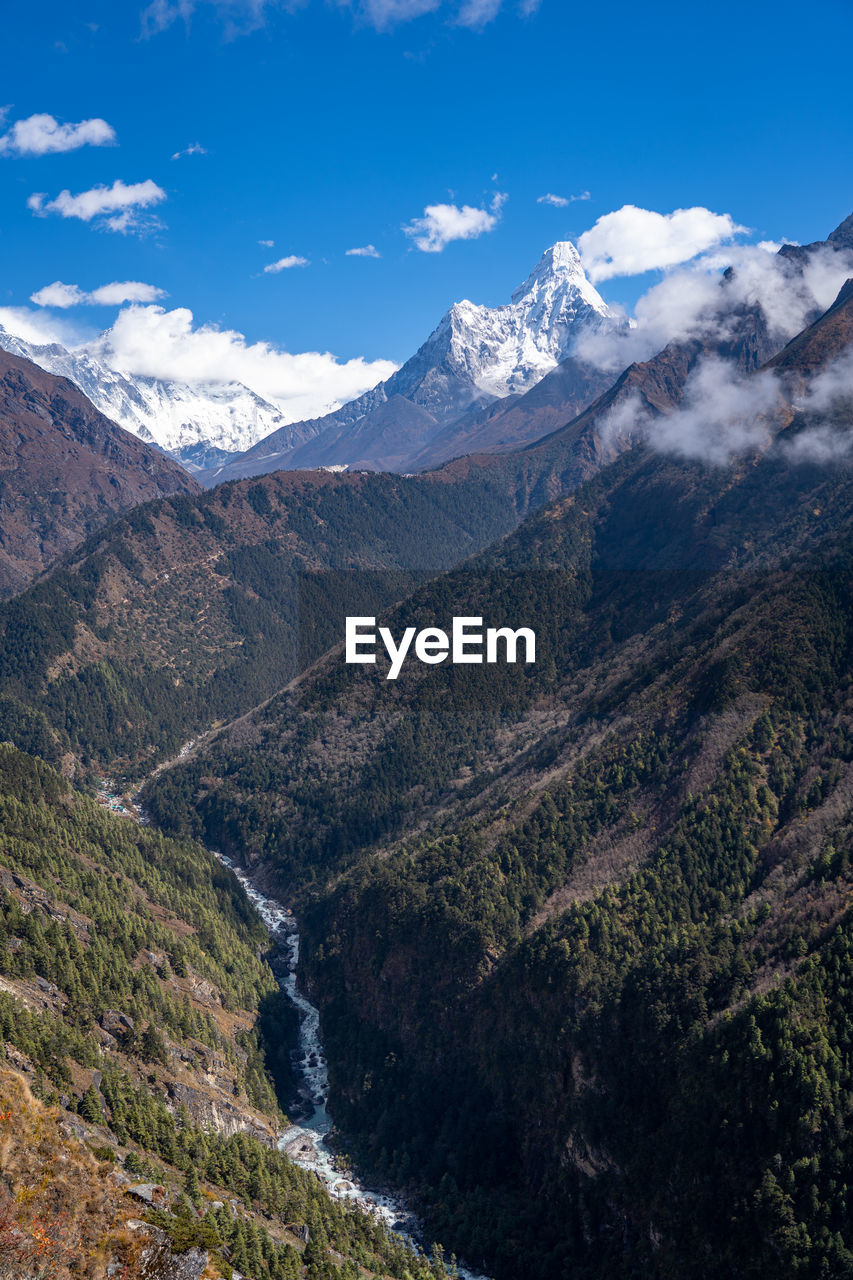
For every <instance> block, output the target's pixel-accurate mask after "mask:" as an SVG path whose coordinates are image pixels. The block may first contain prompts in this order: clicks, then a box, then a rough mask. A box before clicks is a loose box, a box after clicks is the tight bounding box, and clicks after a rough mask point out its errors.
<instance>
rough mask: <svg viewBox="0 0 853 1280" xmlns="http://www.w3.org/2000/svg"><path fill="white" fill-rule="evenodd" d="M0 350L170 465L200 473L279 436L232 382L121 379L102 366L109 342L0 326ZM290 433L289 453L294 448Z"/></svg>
mask: <svg viewBox="0 0 853 1280" xmlns="http://www.w3.org/2000/svg"><path fill="white" fill-rule="evenodd" d="M0 348H2V349H3V350H5V351H8V352H9V353H10V354H11V355H17V356H21V357H23V358H24V359H26V360H31V361H32V362H33V363H34V364H37V365H38V366H39V367H40V368H42V369H46V370H47V371H48V372H49V373H53V374H56V375H57V376H59V377H63V378H68V379H69V380H70V381H71V382H73V383H75V384H76V386H78V387H79V388H80V390H81V391H82V392H83V393H84V394H85V395H86V396H87V397H88V398H89V399H90V400H91V401H92V404H94V405H95V407H96V408H97V409H99V410H100V411H101V413H103V414H104V415H105V416H106V417H108V418H111V419H112V420H113V422H117V423H118V424H119V425H120V426H122V427H124V428H125V430H126V431H130V432H132V433H133V434H134V435H136V436H138V437H139V438H140V440H144V441H145V442H146V444H151V445H155V446H156V447H158V448H160V449H162V450H165V451H166V452H168V453H170V454H172V455H173V456H174V457H175V458H177V459H178V461H180V462H181V463H183V465H184V466H185V467H186V468H187V469H188V470H190V471H201V470H203V469H204V468H205V467H209V466H211V465H213V464H216V463H221V462H222V461H223V460H225V459H227V458H228V457H230V456H231V455H232V454H237V453H240V452H241V451H242V450H244V449H246V448H248V447H249V446H250V445H251V444H253V443H254V442H255V441H256V440H258V439H260V438H262V437H263V436H265V435H267V434H268V433H269V432H271V431H278V430H285V431H286V430H287V428H286V427H285V426H284V421H285V415H284V414H283V413H282V411H281V409H279V408H278V407H277V406H276V405H273V404H270V403H269V401H267V400H264V399H262V397H261V396H259V395H257V394H256V393H255V392H254V391H250V390H249V388H248V387H244V386H243V385H242V384H241V383H239V382H226V383H211V384H202V385H199V386H193V387H191V386H189V385H187V384H186V383H180V382H164V381H162V380H160V379H158V378H146V377H141V376H139V375H133V374H129V373H121V372H120V371H118V370H117V369H114V368H113V367H112V365H111V364H110V363H109V360H110V346H109V334H108V333H107V334H104V335H102V336H101V338H100V339H98V340H97V341H96V342H94V343H92V344H90V347H89V348H87V347H85V346H84V347H79V348H75V349H74V350H69V349H68V348H66V347H63V346H62V345H61V344H60V343H55V342H54V343H48V344H38V343H32V342H26V341H24V339H23V338H19V337H16V336H15V335H14V334H12V333H9V332H8V331H7V330H5V329H4V328H3V327H2V326H0ZM302 438H303V437H302V435H300V433H299V431H298V430H294V432H293V435H292V443H293V445H296V444H299V443H301V441H302Z"/></svg>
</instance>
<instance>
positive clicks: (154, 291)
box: [30, 280, 166, 310]
mask: <svg viewBox="0 0 853 1280" xmlns="http://www.w3.org/2000/svg"><path fill="white" fill-rule="evenodd" d="M165 296H166V293H165V290H164V289H158V288H157V286H156V285H153V284H143V282H142V281H141V280H114V281H112V283H110V284H102V285H101V286H100V287H99V288H97V289H93V290H92V291H91V293H86V292H85V291H84V290H83V289H81V288H80V287H79V285H76V284H63V283H62V281H61V280H54V282H53V284H46V285H45V286H44V288H42V289H38V290H37V291H36V292H35V293H33V294H31V295H30V302H34V303H35V304H36V306H39V307H59V308H61V309H62V310H66V309H67V308H68V307H79V306H101V307H120V306H121V305H122V303H124V302H156V301H157V300H158V299H159V298H165Z"/></svg>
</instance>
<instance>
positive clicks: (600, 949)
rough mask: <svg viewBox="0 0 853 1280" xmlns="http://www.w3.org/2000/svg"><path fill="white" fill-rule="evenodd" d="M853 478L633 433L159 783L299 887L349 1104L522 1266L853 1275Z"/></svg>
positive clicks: (353, 1137) (485, 1239) (467, 1237)
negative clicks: (467, 561) (475, 634)
mask: <svg viewBox="0 0 853 1280" xmlns="http://www.w3.org/2000/svg"><path fill="white" fill-rule="evenodd" d="M851 516H853V483H851V479H850V476H849V473H841V472H829V471H823V470H818V469H815V468H808V469H806V468H804V469H801V470H795V469H792V468H791V467H790V466H788V465H786V464H785V465H783V464H782V463H780V462H779V461H778V460H777V459H775V458H773V457H770V458H768V459H766V460H765V461H764V462H762V463H761V464H758V465H755V464H753V463H752V462H750V463H749V464H748V465H744V467H743V469H742V470H741V472H740V473H737V474H734V475H733V474H732V473H731V472H729V471H709V470H705V469H702V468H699V467H694V466H690V465H687V464H683V463H678V462H674V461H671V460H662V459H656V458H652V457H650V456H648V455H644V454H642V453H641V452H637V453H635V454H634V455H632V456H630V457H628V458H626V459H623V460H622V461H621V462H620V463H618V464H616V465H615V466H614V467H612V468H609V469H608V471H606V472H604V473H602V475H601V476H600V477H598V478H597V479H596V480H595V481H593V482H591V483H590V484H589V485H587V486H586V487H585V488H584V489H582V490H580V491H579V492H578V494H576V495H575V496H574V498H572V499H570V500H562V501H561V502H560V503H557V504H554V505H553V506H552V507H550V508H546V509H545V510H544V511H543V512H542V513H541V514H540V515H538V516H536V517H533V518H531V519H529V520H528V521H527V522H526V523H525V524H524V525H523V526H522V527H521V528H520V529H519V530H518V532H517V533H516V534H514V535H513V536H512V537H510V538H509V539H507V540H506V541H505V542H504V543H503V544H500V545H499V547H498V548H496V549H495V550H494V551H493V552H489V553H486V554H485V555H484V556H483V557H481V559H480V561H479V562H475V563H474V564H473V565H469V566H466V569H465V570H464V571H457V572H454V573H451V574H448V575H445V576H444V577H443V578H441V579H439V580H438V581H436V582H435V583H432V584H429V585H427V586H425V587H422V588H420V589H419V591H418V592H416V593H415V594H414V595H413V597H412V598H411V599H410V600H408V601H406V602H405V604H404V605H402V606H400V607H399V608H398V609H397V610H395V611H393V612H392V613H391V615H390V620H389V625H390V626H391V627H392V629H393V630H394V631H395V634H396V633H397V632H399V629H400V627H401V626H402V625H404V624H405V625H416V626H417V625H424V624H425V622H427V621H432V622H434V623H435V624H436V625H442V624H443V621H446V620H447V619H448V618H450V617H451V616H453V615H454V614H455V615H468V614H475V615H483V616H484V618H485V619H486V620H487V622H488V624H489V625H501V624H502V623H506V622H511V623H513V624H514V625H521V624H531V623H534V622H535V624H536V625H537V629H538V632H539V646H538V648H539V661H538V662H537V665H536V667H535V668H534V669H532V670H531V669H524V668H518V669H512V668H504V669H501V668H490V669H488V671H486V669H481V670H478V669H477V668H467V669H466V668H455V669H454V668H451V667H447V668H441V669H435V668H430V669H427V668H423V667H418V666H417V664H413V665H412V666H410V667H409V668H407V669H404V672H403V674H402V675H401V677H400V679H399V680H398V681H397V682H395V684H394V685H393V686H389V684H388V683H387V682H385V681H384V680H383V678H382V677H383V671H382V669H381V667H380V669H379V670H377V671H375V672H367V673H366V672H365V671H364V670H353V669H347V668H345V667H343V665H342V664H340V663H339V662H336V661H334V660H332V659H330V660H326V661H323V662H321V663H320V664H318V666H317V668H316V669H315V671H313V672H312V673H311V675H310V677H309V678H308V679H305V680H303V681H301V682H300V685H299V688H298V690H295V691H293V692H285V693H284V694H282V695H281V696H279V697H277V698H274V699H273V700H272V701H271V702H270V703H268V704H267V705H266V706H265V707H263V708H262V709H261V710H259V711H258V712H257V713H256V714H254V715H253V716H252V717H250V718H249V720H248V721H244V722H242V723H241V724H240V725H239V726H237V727H235V729H234V730H233V731H232V732H226V733H223V734H222V735H220V737H218V738H216V739H214V740H212V741H211V742H210V744H209V745H208V746H207V748H206V750H205V752H204V753H203V754H202V755H200V756H199V757H198V758H197V759H195V760H191V761H189V762H188V763H186V764H185V765H182V766H180V767H177V768H175V769H173V770H171V771H169V772H168V773H167V774H165V775H163V776H161V777H160V778H158V779H157V781H156V782H155V783H154V784H153V785H152V787H151V788H150V790H149V796H148V802H149V804H150V805H151V808H152V811H153V812H154V813H155V814H156V816H157V818H158V821H159V822H161V823H162V824H163V825H167V826H170V827H171V829H173V830H177V831H186V832H192V833H196V834H201V835H204V836H205V837H206V838H207V839H209V840H210V841H217V842H221V843H222V845H223V846H224V847H228V846H231V847H233V848H235V849H239V850H241V851H245V852H247V853H248V856H250V857H251V858H252V859H260V860H261V862H262V863H263V864H264V866H265V870H266V871H267V873H268V874H270V873H272V874H275V875H277V876H278V877H279V880H280V883H281V884H282V885H283V886H284V887H285V888H286V891H287V892H288V893H290V894H295V895H296V898H297V901H298V902H299V904H300V910H301V925H302V929H303V936H304V939H305V946H304V950H303V956H304V961H303V963H304V965H305V968H306V977H307V978H308V979H310V982H311V984H312V987H311V989H312V990H313V991H314V992H315V993H316V996H317V999H318V1002H319V1003H320V1005H321V1010H322V1013H323V1019H324V1035H325V1040H326V1048H327V1052H328V1055H329V1060H330V1068H331V1083H332V1101H333V1107H334V1110H335V1115H336V1118H337V1120H338V1122H339V1123H341V1124H342V1125H343V1128H344V1130H345V1132H347V1133H348V1134H349V1135H350V1146H351V1147H352V1150H353V1153H354V1155H355V1157H356V1158H359V1159H360V1160H362V1161H363V1163H364V1165H365V1167H367V1168H369V1169H370V1170H371V1171H372V1172H373V1176H380V1177H384V1178H387V1179H390V1180H392V1181H396V1182H397V1183H398V1184H400V1185H402V1186H404V1187H406V1188H407V1189H408V1191H409V1193H410V1194H412V1195H414V1196H417V1197H418V1198H419V1200H420V1204H421V1206H422V1208H423V1210H424V1212H425V1213H426V1215H427V1220H428V1222H429V1224H430V1229H431V1230H432V1231H434V1232H435V1234H437V1235H439V1236H440V1237H441V1238H443V1239H446V1240H447V1241H448V1242H450V1243H452V1244H453V1246H454V1247H455V1248H456V1249H457V1250H458V1252H459V1253H460V1254H461V1255H462V1256H464V1257H465V1258H467V1259H468V1260H469V1261H470V1262H471V1263H472V1264H474V1265H483V1266H484V1267H485V1268H489V1269H491V1268H493V1269H494V1271H495V1274H497V1275H498V1276H499V1277H502V1278H505V1280H513V1278H514V1277H516V1276H518V1275H521V1274H523V1275H524V1276H526V1277H527V1276H529V1277H531V1280H568V1278H569V1277H571V1280H602V1278H603V1277H607V1278H608V1280H610V1278H611V1277H620V1276H624V1277H626V1280H627V1278H628V1277H631V1278H632V1280H634V1278H642V1277H652V1276H654V1277H656V1278H657V1277H660V1278H662V1280H669V1277H672V1280H675V1278H676V1277H678V1278H679V1280H692V1278H695V1280H709V1278H710V1280H717V1278H719V1280H723V1277H730V1276H734V1275H738V1276H744V1277H754V1278H755V1280H759V1278H763V1277H766V1276H768V1275H777V1274H778V1275H799V1276H803V1277H809V1280H811V1278H812V1277H814V1280H818V1277H827V1276H830V1275H831V1276H833V1277H834V1276H836V1275H837V1276H845V1275H853V1229H851V1217H850V1213H849V1210H848V1205H847V1184H848V1181H849V1178H848V1174H849V1169H850V1161H851V1155H853V1152H851V1150H850V1143H849V1138H848V1136H847V1135H848V1134H849V1132H850V1121H851V1115H850V1106H851V1104H850V1099H851V1097H853V1051H851V1045H853V1040H852V1039H851V1035H850V1026H849V988H850V984H851V982H853V968H851V964H850V960H851V954H850V946H851V942H853V916H851V913H850V908H849V896H850V886H849V876H850V855H849V848H850V838H851V832H853V816H851V796H853V789H851V786H850V769H851V766H853V749H851V747H850V740H851V738H850V728H851V725H853V667H851V657H853V545H851V544H850V542H849V530H850V526H851Z"/></svg>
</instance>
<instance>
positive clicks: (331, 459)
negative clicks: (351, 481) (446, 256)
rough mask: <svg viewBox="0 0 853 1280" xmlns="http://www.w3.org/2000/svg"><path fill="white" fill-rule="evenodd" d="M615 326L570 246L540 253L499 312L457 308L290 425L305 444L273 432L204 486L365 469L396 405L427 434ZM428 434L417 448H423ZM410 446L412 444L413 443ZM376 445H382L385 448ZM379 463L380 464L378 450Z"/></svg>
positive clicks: (516, 390) (521, 388)
mask: <svg viewBox="0 0 853 1280" xmlns="http://www.w3.org/2000/svg"><path fill="white" fill-rule="evenodd" d="M622 323H624V322H623V321H621V320H619V319H618V318H617V317H616V316H614V314H613V313H612V312H611V311H610V309H609V308H608V307H607V304H606V303H605V302H604V300H603V299H602V298H601V296H600V295H599V294H598V292H597V291H596V289H594V288H593V286H592V285H591V284H590V282H589V281H588V280H587V278H586V275H585V274H584V270H583V267H582V266H581V261H580V255H579V254H578V251H577V249H576V248H575V246H574V245H573V244H572V243H571V242H570V241H568V240H565V241H560V242H558V243H557V244H555V245H552V246H551V248H550V249H546V251H545V253H544V254H543V255H542V257H541V258H540V260H539V262H538V263H537V264H536V266H535V268H534V269H533V271H532V272H531V273H530V275H529V276H528V277H527V279H526V280H525V282H524V283H523V284H522V285H520V286H519V287H518V288H517V289H516V290H515V292H514V293H513V294H512V299H511V301H510V302H508V303H506V304H504V305H503V306H498V307H487V306H480V305H478V304H477V303H474V302H468V301H464V302H457V303H455V304H454V305H453V306H452V307H451V308H450V310H449V311H447V312H446V313H445V315H444V316H443V317H442V319H441V321H440V322H439V324H438V326H437V327H436V328H435V329H434V330H433V332H432V333H431V334H430V336H429V337H428V338H427V340H426V342H425V343H424V344H423V346H421V347H420V348H419V350H418V351H417V352H416V353H415V354H414V355H413V356H412V357H411V359H410V360H407V361H406V363H405V364H404V365H403V366H402V367H401V368H400V369H398V370H397V372H396V373H394V374H392V376H391V377H390V378H389V379H388V381H387V382H381V383H379V385H378V386H376V387H373V388H372V390H370V391H367V392H366V393H365V394H364V395H362V396H359V397H358V399H356V400H352V401H350V403H349V404H345V405H343V406H342V407H341V408H340V409H337V410H335V411H334V412H333V413H330V414H327V415H326V416H325V417H324V418H321V419H314V420H313V421H312V422H310V423H302V424H296V425H298V426H302V427H304V428H306V430H307V431H308V438H307V440H306V443H305V444H303V445H297V446H296V447H294V446H293V445H292V444H291V443H289V441H288V439H287V436H286V433H283V432H275V433H274V434H273V435H272V436H269V437H267V438H266V439H264V440H262V441H260V443H259V444H257V445H255V446H254V447H253V448H252V449H250V450H248V451H247V452H246V454H244V455H243V456H242V457H241V458H238V459H236V460H234V461H233V462H232V463H228V464H227V465H225V466H223V467H217V468H213V469H212V470H211V471H210V472H209V473H208V474H207V475H206V476H205V477H204V479H205V482H207V483H218V482H219V481H220V480H225V479H233V478H235V477H236V476H240V475H257V474H261V473H262V472H265V471H272V470H276V469H278V468H281V467H291V468H296V467H316V466H328V465H342V464H345V463H355V462H356V461H358V463H359V465H361V464H365V465H366V464H368V463H369V462H371V459H372V458H373V454H374V453H376V450H377V448H378V441H377V440H376V439H375V438H374V437H375V435H376V432H375V431H374V427H375V426H376V425H377V423H378V421H379V419H378V418H377V415H379V418H381V420H382V421H381V425H382V432H381V434H382V436H383V439H384V440H385V441H386V442H387V437H388V425H387V423H386V422H385V418H387V412H386V410H385V409H384V407H383V406H385V405H387V403H388V402H389V401H394V403H395V405H396V406H397V408H396V412H397V414H398V417H399V421H400V427H401V430H404V429H408V430H411V427H412V423H411V422H410V421H409V418H411V417H412V416H413V415H411V414H407V413H406V406H405V405H404V403H403V402H404V401H408V402H409V406H413V405H414V406H417V408H418V415H417V421H418V423H420V422H421V416H420V411H422V410H426V411H427V413H428V414H429V415H431V416H432V418H433V419H434V420H435V427H434V429H435V431H438V430H439V428H444V427H446V425H447V424H448V423H451V422H453V421H454V420H456V419H458V418H461V417H462V415H463V414H466V413H469V412H471V411H472V410H476V409H479V408H483V407H484V406H486V405H489V404H492V403H494V401H496V400H498V399H503V398H504V397H505V396H509V395H518V394H523V393H524V392H525V391H528V390H529V389H530V388H531V387H533V386H534V385H535V384H536V383H537V382H539V381H540V379H542V378H543V377H544V376H545V374H546V373H549V372H550V371H551V370H552V369H555V368H556V367H557V365H558V364H560V363H561V362H562V361H563V360H565V359H566V358H567V357H568V356H570V355H571V354H572V352H573V351H574V349H575V347H576V345H577V342H578V339H579V337H580V335H581V333H583V332H586V331H588V330H589V329H590V328H602V327H605V328H616V327H617V326H620V325H621V324H622ZM427 443H428V442H427V440H426V438H424V439H423V440H421V442H420V446H419V447H424V446H425V445H426V444H427ZM411 447H412V448H414V442H413V441H412V446H411ZM383 449H384V445H383ZM375 461H376V463H377V465H380V466H384V465H385V463H384V462H382V461H381V460H380V454H378V453H376V457H375Z"/></svg>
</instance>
